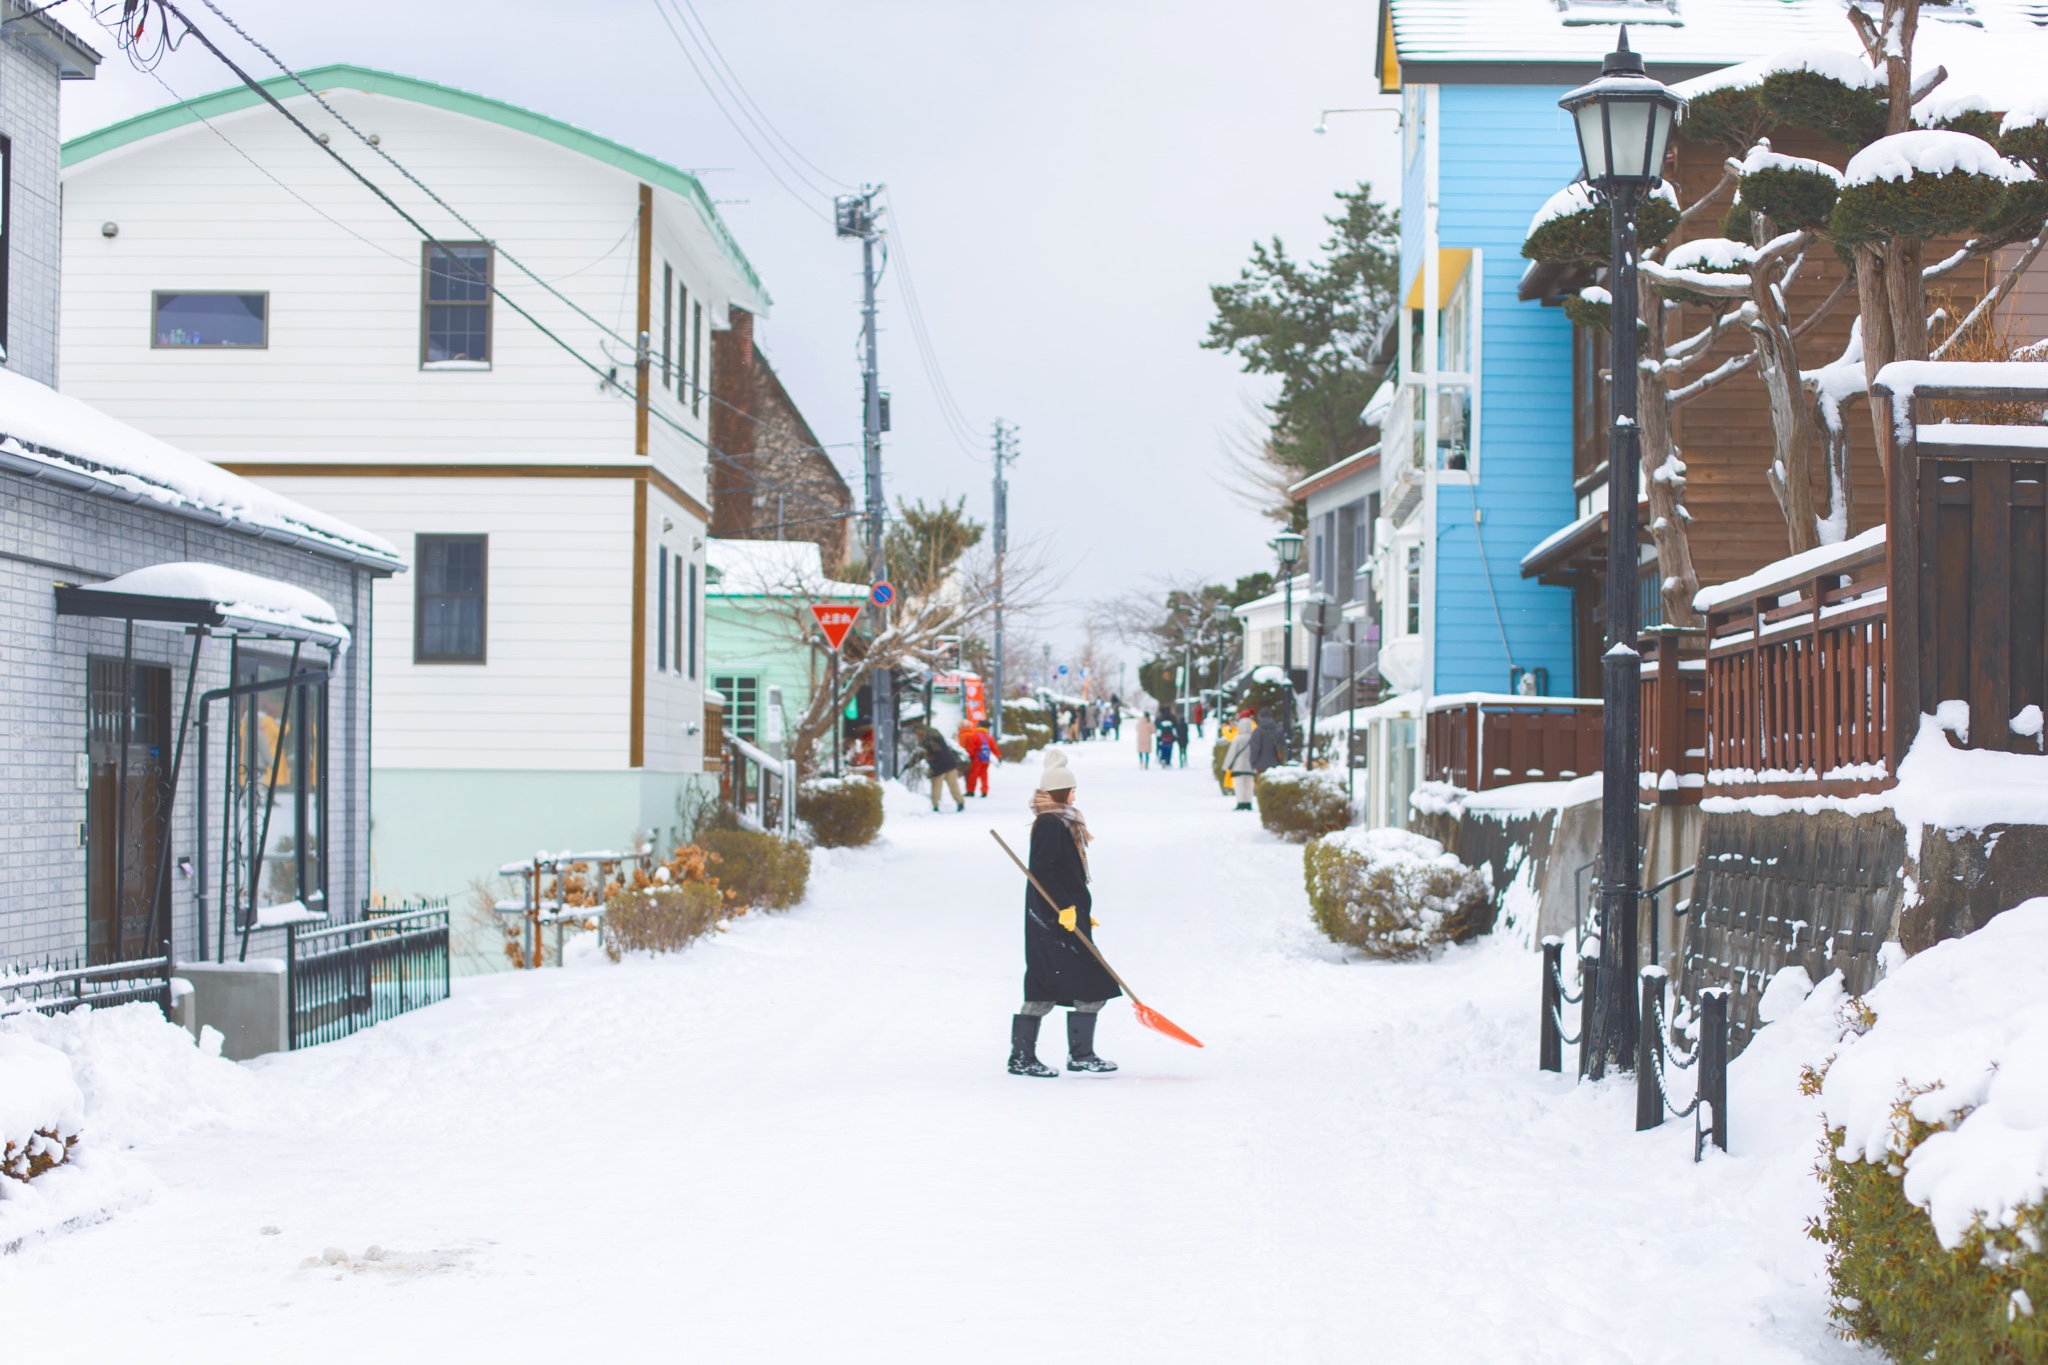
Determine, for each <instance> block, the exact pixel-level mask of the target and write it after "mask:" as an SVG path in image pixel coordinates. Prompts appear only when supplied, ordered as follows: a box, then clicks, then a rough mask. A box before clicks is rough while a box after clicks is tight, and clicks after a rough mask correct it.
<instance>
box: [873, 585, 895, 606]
mask: <svg viewBox="0 0 2048 1365" xmlns="http://www.w3.org/2000/svg"><path fill="white" fill-rule="evenodd" d="M868 600H869V601H870V602H873V603H874V604H875V605H876V606H878V607H886V606H888V605H889V604H890V603H891V602H894V601H895V600H896V589H895V587H894V586H893V585H891V584H889V583H886V582H885V583H877V584H875V586H874V587H873V588H872V589H870V590H869V592H868Z"/></svg>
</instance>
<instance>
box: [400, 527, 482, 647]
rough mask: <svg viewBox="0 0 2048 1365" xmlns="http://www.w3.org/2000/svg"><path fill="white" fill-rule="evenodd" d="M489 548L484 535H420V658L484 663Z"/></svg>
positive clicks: (416, 568)
mask: <svg viewBox="0 0 2048 1365" xmlns="http://www.w3.org/2000/svg"><path fill="white" fill-rule="evenodd" d="M484 546H485V539H484V537H482V536H421V537H419V540H418V550H417V553H416V555H415V556H414V557H415V559H416V561H417V562H416V564H415V565H414V572H415V573H417V574H418V575H419V579H418V583H419V586H418V599H417V601H416V603H415V607H416V610H417V611H418V613H419V626H418V644H417V648H416V650H415V653H416V656H417V658H418V659H419V660H420V661H422V662H439V663H450V662H454V663H461V662H471V663H481V662H482V661H483V657H484V596H485V594H484V577H485V575H484Z"/></svg>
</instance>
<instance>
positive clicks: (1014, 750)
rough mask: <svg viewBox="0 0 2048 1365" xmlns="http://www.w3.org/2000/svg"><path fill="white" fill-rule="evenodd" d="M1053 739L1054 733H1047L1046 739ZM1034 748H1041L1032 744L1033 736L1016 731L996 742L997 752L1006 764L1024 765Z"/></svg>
mask: <svg viewBox="0 0 2048 1365" xmlns="http://www.w3.org/2000/svg"><path fill="white" fill-rule="evenodd" d="M1006 719H1007V718H1006ZM1051 737H1052V732H1051V731H1047V732H1046V738H1048V739H1050V738H1051ZM1034 747H1041V746H1034V745H1033V744H1032V743H1031V736H1029V735H1022V734H1018V733H1016V732H1015V731H1011V732H1010V733H1008V734H1005V735H1004V736H1003V737H1002V738H1001V739H999V740H997V741H996V752H997V753H999V754H1001V755H1002V756H1003V762H1005V763H1022V762H1023V761H1024V757H1025V755H1027V754H1029V753H1030V752H1031V750H1032V749H1033V748H1034Z"/></svg>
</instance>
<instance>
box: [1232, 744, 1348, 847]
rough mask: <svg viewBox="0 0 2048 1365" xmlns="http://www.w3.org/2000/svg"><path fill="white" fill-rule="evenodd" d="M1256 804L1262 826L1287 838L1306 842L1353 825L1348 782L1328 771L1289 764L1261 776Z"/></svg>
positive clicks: (1256, 794)
mask: <svg viewBox="0 0 2048 1365" xmlns="http://www.w3.org/2000/svg"><path fill="white" fill-rule="evenodd" d="M1254 803H1255V804H1256V805H1257V806H1258V810H1259V823H1260V824H1262V825H1264V826H1265V827H1266V828H1267V829H1269V830H1271V831H1273V833H1275V834H1277V835H1279V836H1280V837H1281V838H1283V839H1287V840H1291V841H1292V842H1294V843H1302V842H1305V841H1306V840H1309V839H1313V838H1315V837H1316V836H1317V835H1319V834H1329V833H1331V832H1332V831H1334V830H1340V829H1343V828H1344V827H1345V826H1346V825H1348V824H1350V823H1351V798H1350V796H1349V795H1348V794H1347V793H1346V792H1345V790H1344V780H1343V779H1342V778H1340V777H1338V776H1337V775H1336V774H1335V773H1332V772H1329V771H1328V770H1326V769H1315V770H1310V769H1307V768H1298V767H1295V766H1293V765H1292V764H1285V765H1282V766H1280V767H1277V768H1268V769H1266V771H1264V772H1262V773H1260V774H1259V781H1258V787H1257V789H1256V791H1255V794H1254Z"/></svg>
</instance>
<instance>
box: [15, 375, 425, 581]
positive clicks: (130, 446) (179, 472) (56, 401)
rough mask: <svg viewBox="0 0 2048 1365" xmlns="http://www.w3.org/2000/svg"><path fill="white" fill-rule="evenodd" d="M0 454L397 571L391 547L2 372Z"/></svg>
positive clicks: (35, 467) (28, 467) (397, 561)
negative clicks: (376, 563)
mask: <svg viewBox="0 0 2048 1365" xmlns="http://www.w3.org/2000/svg"><path fill="white" fill-rule="evenodd" d="M0 455H4V456H7V457H10V459H9V460H8V462H9V463H12V464H15V465H17V466H19V467H22V468H23V469H24V470H27V471H40V470H48V471H50V472H52V473H57V474H61V475H69V476H73V477H75V478H83V479H87V480H90V481H92V482H93V483H97V484H100V485H104V486H105V487H106V488H108V489H110V490H118V491H119V492H120V493H121V494H123V495H127V496H131V497H133V498H134V500H136V501H138V502H153V503H156V504H158V505H159V506H164V507H174V508H180V509H186V510H190V511H196V512H200V513H202V514H204V515H207V516H210V517H217V518H219V519H220V520H221V521H223V522H226V523H228V524H230V525H241V526H244V527H247V528H249V529H252V530H258V531H271V532H281V533H283V534H285V535H288V536H290V537H292V538H294V539H305V540H311V541H315V542H318V543H320V544H322V545H325V546H328V547H331V548H334V549H338V550H342V551H345V552H347V553H349V554H351V555H359V556H362V557H364V558H368V559H372V560H375V561H377V562H380V563H384V564H388V565H391V566H393V567H397V566H399V565H401V564H402V563H403V561H402V560H401V559H400V558H399V554H398V551H397V550H396V549H395V548H393V547H392V545H391V543H390V542H389V541H387V540H384V539H382V538H381V537H379V536H374V535H372V534H370V533H369V532H368V531H365V530H362V529H360V528H359V527H355V526H351V525H350V524H349V523H347V522H345V521H343V520H341V519H340V518H339V517H330V516H328V515H327V514H326V513H324V512H316V511H314V510H313V509H312V508H310V507H306V506H302V505H301V504H299V503H296V502H293V501H292V500H291V499H290V498H285V497H280V496H278V495H277V494H275V493H272V492H270V491H269V490H268V489H265V488H262V487H259V486H258V485H256V484H253V483H251V482H249V481H248V480H247V479H244V478H241V477H240V476H238V475H235V474H230V473H228V472H227V471H226V470H225V469H221V468H219V467H218V466H216V465H212V464H209V463H208V462H206V461H205V460H202V459H200V458H199V457H198V456H196V455H188V454H186V453H185V452H184V451H182V450H179V449H178V448H177V447H175V446H172V445H169V444H167V443H165V442H163V441H159V440H158V439H157V438H156V437H154V436H151V435H150V434H149V433H147V432H144V431H138V430H137V429H136V428H134V427H131V426H129V425H128V424H127V423H125V422H119V421H116V420H115V419H113V418H112V417H109V416H107V414H105V413H103V412H101V411H100V410H99V409H97V408H94V407H90V406H88V405H87V404H84V403H81V402H79V401H78V400H77V399H76V398H71V397H68V396H67V395H65V394H61V393H58V392H57V391H56V390H55V389H52V388H49V387H48V386H46V385H43V384H38V383H36V382H35V381H34V380H33V379H26V378H24V377H22V376H21V375H18V374H14V373H12V372H10V371H7V370H0Z"/></svg>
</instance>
